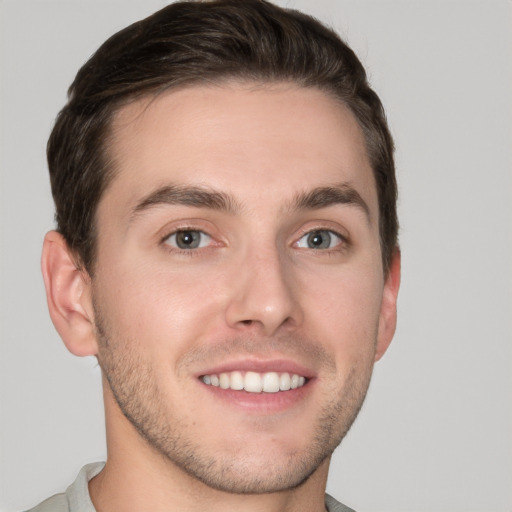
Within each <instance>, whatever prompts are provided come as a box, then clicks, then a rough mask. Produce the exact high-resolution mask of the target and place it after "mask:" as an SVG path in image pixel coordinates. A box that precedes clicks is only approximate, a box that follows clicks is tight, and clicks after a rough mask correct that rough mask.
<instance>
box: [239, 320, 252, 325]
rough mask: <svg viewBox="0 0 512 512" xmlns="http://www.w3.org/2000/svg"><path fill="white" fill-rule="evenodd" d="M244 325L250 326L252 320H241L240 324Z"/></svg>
mask: <svg viewBox="0 0 512 512" xmlns="http://www.w3.org/2000/svg"><path fill="white" fill-rule="evenodd" d="M241 323H243V324H244V325H252V320H242V322H241Z"/></svg>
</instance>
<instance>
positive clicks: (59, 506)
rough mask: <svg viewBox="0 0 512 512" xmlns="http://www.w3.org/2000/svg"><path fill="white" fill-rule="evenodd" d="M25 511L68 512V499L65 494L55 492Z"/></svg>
mask: <svg viewBox="0 0 512 512" xmlns="http://www.w3.org/2000/svg"><path fill="white" fill-rule="evenodd" d="M27 512H69V506H68V499H67V498H66V495H65V494H56V495H55V496H52V497H51V498H48V499H46V500H44V501H43V502H42V503H39V505H37V506H36V507H34V508H31V509H30V510H27Z"/></svg>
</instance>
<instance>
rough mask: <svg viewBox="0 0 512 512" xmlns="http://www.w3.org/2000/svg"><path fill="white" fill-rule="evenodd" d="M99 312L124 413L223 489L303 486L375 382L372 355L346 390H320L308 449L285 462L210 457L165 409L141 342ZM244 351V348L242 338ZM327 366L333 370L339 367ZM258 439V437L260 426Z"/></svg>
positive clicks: (107, 363)
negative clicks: (125, 336) (319, 404)
mask: <svg viewBox="0 0 512 512" xmlns="http://www.w3.org/2000/svg"><path fill="white" fill-rule="evenodd" d="M94 310H95V324H96V336H97V339H98V345H99V353H98V362H99V365H100V367H101V369H102V373H103V376H104V379H105V380H106V381H107V383H108V386H109V388H110V391H111V392H112V395H113V397H114V399H115V402H116V403H117V406H118V407H119V409H120V410H121V412H122V414H123V415H124V416H125V417H126V419H127V420H128V421H129V422H130V423H131V425H132V426H133V427H134V428H135V430H136V432H137V433H138V434H139V436H140V437H141V438H142V439H144V440H145V442H146V443H147V444H148V445H149V447H150V448H151V449H152V450H154V451H155V452H156V453H157V454H159V455H160V456H163V457H164V459H165V460H167V461H168V462H169V463H170V464H172V465H173V466H174V467H177V468H179V469H181V470H182V471H184V472H185V473H186V474H188V475H189V476H191V477H193V478H195V479H197V480H198V481H200V482H202V483H203V484H205V485H206V486H208V487H211V488H213V489H217V490H220V491H224V492H229V493H236V494H263V493H272V492H279V491H285V490H289V489H293V488H296V487H298V486H300V485H302V484H303V483H304V482H306V481H307V480H308V479H309V478H310V477H311V475H313V474H314V473H315V471H316V470H317V469H318V468H319V467H320V466H321V465H322V463H323V462H324V461H325V460H326V459H328V458H329V457H330V456H331V455H332V452H333V451H334V450H335V448H336V447H337V446H338V445H339V444H340V443H341V441H342V439H343V438H344V437H345V435H346V433H347V432H348V430H349V429H350V427H351V426H352V423H353V422H354V420H355V419H356V417H357V415H358V413H359V410H360V408H361V406H362V404H363V401H364V398H365V396H366V392H367V389H368V386H369V383H370V379H371V373H372V368H373V359H369V358H368V359H366V360H364V361H361V362H360V363H358V364H355V365H354V366H353V367H352V368H351V369H350V371H349V373H348V375H347V377H346V378H345V380H344V383H343V387H342V389H337V390H336V392H335V393H332V392H331V393H329V392H328V391H325V392H324V393H323V396H322V403H323V406H322V407H321V410H320V413H319V414H318V415H317V418H316V421H315V426H314V429H313V430H314V433H313V434H312V435H311V439H310V441H309V442H308V443H307V447H306V449H303V450H293V451H292V450H290V451H289V452H284V454H283V456H282V457H280V458H279V457H275V454H274V453H271V452H269V457H268V460H265V461H264V463H261V464H260V465H258V464H254V461H253V460H252V459H251V456H250V455H248V454H245V453H243V452H242V451H238V452H237V453H236V454H225V453H224V454H223V453H218V452H215V453H208V450H207V448H205V446H204V443H201V439H197V438H196V437H194V435H193V434H191V432H192V430H191V429H190V424H189V423H188V422H187V421H186V418H183V417H180V416H179V415H178V414H176V413H175V411H173V410H172V409H171V408H170V407H171V406H169V405H168V400H166V399H165V398H164V396H165V395H164V393H163V391H162V389H161V383H159V382H158V381H157V379H156V378H155V371H154V369H153V367H152V364H151V363H150V362H149V361H147V360H146V359H144V357H143V354H141V353H138V352H137V351H135V350H133V347H136V346H140V343H138V342H140V340H132V339H130V340H128V339H121V337H120V336H118V335H117V334H116V332H115V329H113V328H112V326H111V325H110V324H109V323H108V322H107V321H106V319H105V318H104V316H103V315H102V314H101V307H100V306H99V305H98V304H97V302H95V304H94ZM302 343H304V342H302ZM231 345H233V343H231ZM235 345H236V342H235ZM240 346H244V350H245V349H246V348H247V344H246V343H244V342H243V341H240ZM324 358H326V355H325V354H324ZM330 365H331V366H333V370H332V371H333V372H334V373H336V372H335V365H334V362H332V361H331V362H330ZM329 395H330V396H329ZM198 421H199V418H198ZM254 435H256V436H257V435H258V428H257V425H256V423H255V431H254Z"/></svg>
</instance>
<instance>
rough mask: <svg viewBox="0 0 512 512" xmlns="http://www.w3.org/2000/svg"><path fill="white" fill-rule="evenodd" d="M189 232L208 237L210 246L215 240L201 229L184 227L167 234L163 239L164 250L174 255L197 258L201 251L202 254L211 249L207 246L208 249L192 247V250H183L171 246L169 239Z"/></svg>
mask: <svg viewBox="0 0 512 512" xmlns="http://www.w3.org/2000/svg"><path fill="white" fill-rule="evenodd" d="M187 232H191V233H200V234H201V236H207V237H208V238H209V239H210V240H209V241H208V243H209V244H210V243H211V240H212V239H213V237H212V236H211V235H209V234H208V233H206V232H205V231H203V230H202V229H199V228H197V227H193V226H183V227H180V228H175V229H173V230H172V231H171V232H170V233H167V234H166V235H165V236H164V237H162V239H161V244H162V245H163V246H164V248H165V249H166V250H167V251H168V252H171V253H172V254H179V255H184V256H197V255H199V250H201V252H202V251H204V250H208V249H209V245H207V246H206V247H192V248H190V249H181V248H180V247H177V246H175V245H171V244H170V243H169V239H170V238H171V237H173V236H177V235H178V234H180V233H187Z"/></svg>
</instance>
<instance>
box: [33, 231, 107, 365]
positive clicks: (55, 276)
mask: <svg viewBox="0 0 512 512" xmlns="http://www.w3.org/2000/svg"><path fill="white" fill-rule="evenodd" d="M41 268H42V272H43V278H44V284H45V287H46V298H47V301H48V309H49V311H50V316H51V318H52V321H53V325H54V326H55V328H56V329H57V331H58V333H59V334H60V336H61V338H62V340H63V341H64V344H65V345H66V347H67V348H68V350H69V351H70V352H71V353H73V354H75V355H77V356H89V355H95V354H96V353H97V342H96V336H95V330H94V317H93V308H92V299H91V283H90V278H89V275H88V274H87V272H85V270H81V269H79V268H78V267H77V265H76V264H75V261H74V259H73V256H72V254H71V251H70V250H69V247H68V245H67V243H66V241H65V240H64V238H63V237H62V235H61V234H60V233H57V232H56V231H50V232H49V233H47V235H46V237H45V239H44V244H43V253H42V257H41Z"/></svg>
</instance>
